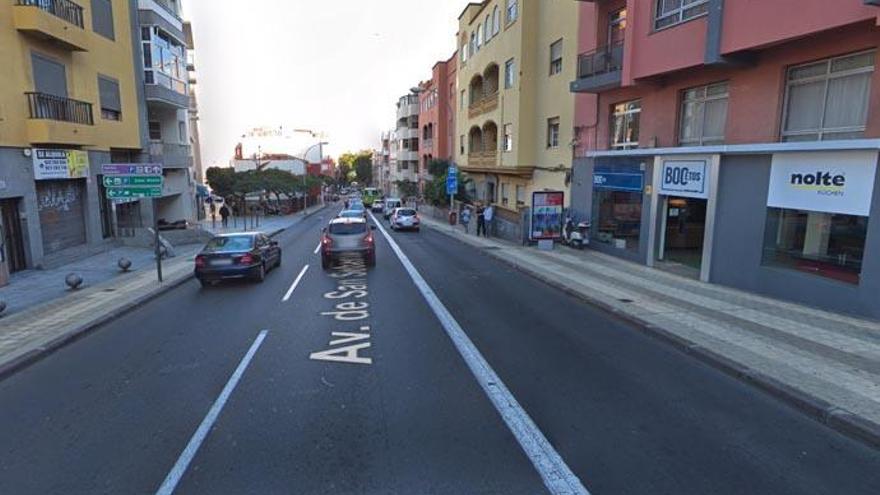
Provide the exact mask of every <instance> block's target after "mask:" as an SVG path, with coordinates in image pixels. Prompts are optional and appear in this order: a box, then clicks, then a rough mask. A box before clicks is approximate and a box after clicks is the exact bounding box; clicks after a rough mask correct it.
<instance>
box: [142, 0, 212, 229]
mask: <svg viewBox="0 0 880 495" xmlns="http://www.w3.org/2000/svg"><path fill="white" fill-rule="evenodd" d="M137 4H138V22H139V28H140V29H139V34H140V42H139V45H140V48H141V49H140V50H138V53H139V57H140V60H139V61H138V63H139V64H140V67H142V71H141V72H142V78H143V81H144V86H143V87H144V97H145V99H146V105H147V140H148V143H149V144H148V148H147V151H148V155H149V158H148V160H149V161H151V162H155V163H162V164H163V165H164V167H165V168H164V170H165V172H164V174H165V185H164V186H163V187H164V189H163V192H162V197H161V198H160V199H158V200H157V202H158V215H159V219H160V220H165V221H168V222H173V221H176V220H181V219H193V218H195V216H196V209H197V207H198V206H197V205H196V197H195V184H196V181H195V176H194V174H193V151H192V145H191V143H190V125H189V124H190V113H189V112H190V105H191V101H192V98H193V95H191V88H190V70H189V66H188V60H187V36H186V32H185V26H184V22H183V19H182V18H181V10H180V9H181V5H180V1H179V0H138V2H137ZM193 69H194V67H193ZM196 115H197V114H196ZM140 213H141V214H142V215H144V216H147V217H149V219H150V220H152V214H151V212H145V211H144V209H143V208H142V209H141V211H140ZM134 223H135V224H138V223H141V222H139V221H138V220H135V221H134Z"/></svg>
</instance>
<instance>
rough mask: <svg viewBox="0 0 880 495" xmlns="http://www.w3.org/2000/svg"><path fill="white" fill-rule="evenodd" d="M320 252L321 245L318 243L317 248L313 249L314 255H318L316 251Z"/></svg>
mask: <svg viewBox="0 0 880 495" xmlns="http://www.w3.org/2000/svg"><path fill="white" fill-rule="evenodd" d="M320 250H321V243H320V242H319V243H318V247H316V248H315V252H314V254H318V251H320Z"/></svg>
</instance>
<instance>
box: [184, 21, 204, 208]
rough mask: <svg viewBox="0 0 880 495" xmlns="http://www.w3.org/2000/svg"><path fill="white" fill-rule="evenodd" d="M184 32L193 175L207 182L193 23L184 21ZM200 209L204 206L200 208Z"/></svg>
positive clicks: (196, 178) (200, 181) (200, 180)
mask: <svg viewBox="0 0 880 495" xmlns="http://www.w3.org/2000/svg"><path fill="white" fill-rule="evenodd" d="M183 34H184V36H185V37H186V50H187V51H186V70H187V72H188V73H189V143H190V153H191V155H192V168H193V175H194V176H195V180H196V183H197V184H202V185H204V184H205V168H204V165H203V164H202V137H201V133H200V132H199V100H198V97H197V96H196V84H197V83H198V80H197V78H196V61H195V60H196V59H195V50H196V42H195V36H193V30H192V24H191V23H189V22H184V23H183ZM198 210H199V211H201V210H202V208H198Z"/></svg>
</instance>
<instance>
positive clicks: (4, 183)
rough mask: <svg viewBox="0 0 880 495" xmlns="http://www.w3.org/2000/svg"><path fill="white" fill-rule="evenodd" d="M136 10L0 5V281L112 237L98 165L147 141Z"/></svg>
mask: <svg viewBox="0 0 880 495" xmlns="http://www.w3.org/2000/svg"><path fill="white" fill-rule="evenodd" d="M60 6H63V7H64V8H60ZM136 9H137V4H136V3H135V2H134V1H128V0H113V1H110V0H94V1H92V2H86V3H85V4H84V5H79V4H76V3H73V2H69V1H65V2H43V1H36V0H21V1H18V2H3V4H2V5H0V59H2V60H4V61H5V62H6V63H7V64H9V66H8V67H7V70H6V71H4V73H3V75H2V76H0V81H2V83H0V231H2V234H3V236H2V238H0V244H2V249H0V252H2V257H0V266H2V268H0V271H2V272H4V274H3V275H0V283H2V282H3V281H4V279H5V278H6V277H5V274H6V273H7V272H17V271H20V270H24V269H26V268H34V267H40V266H46V265H52V264H53V263H55V262H58V261H59V260H63V259H66V258H67V257H69V256H71V255H72V254H73V253H77V252H78V253H87V252H88V251H89V250H91V249H95V248H100V247H101V246H103V245H104V244H106V243H107V242H109V241H110V240H111V239H112V237H113V235H114V230H113V227H114V222H115V218H114V213H113V210H114V207H113V205H112V204H111V203H110V202H109V201H108V200H106V199H105V191H104V188H103V185H102V183H101V165H102V164H105V163H110V162H111V161H120V160H124V159H127V158H128V157H129V156H132V155H137V154H139V153H140V151H141V149H142V147H143V142H142V139H141V131H142V129H143V128H144V126H143V122H144V119H145V115H146V112H145V108H144V104H143V98H142V97H141V94H142V91H143V88H142V86H141V85H140V83H139V80H138V78H137V74H138V73H139V71H137V70H136V68H137V67H138V66H139V65H138V64H137V63H136V62H135V51H134V47H135V46H136V45H135V43H134V40H135V39H136V37H137V36H138V26H137V24H136V22H135V21H134V20H135V16H134V12H136Z"/></svg>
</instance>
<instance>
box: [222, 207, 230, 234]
mask: <svg viewBox="0 0 880 495" xmlns="http://www.w3.org/2000/svg"><path fill="white" fill-rule="evenodd" d="M229 213H230V211H229V208H228V207H227V206H226V204H224V205H223V206H221V207H220V218H222V219H223V228H224V229H225V228H227V227H229Z"/></svg>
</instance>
